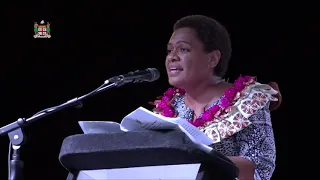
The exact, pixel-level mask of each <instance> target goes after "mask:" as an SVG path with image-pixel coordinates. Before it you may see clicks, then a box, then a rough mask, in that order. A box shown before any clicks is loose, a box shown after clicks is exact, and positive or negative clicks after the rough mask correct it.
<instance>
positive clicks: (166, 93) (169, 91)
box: [164, 88, 174, 98]
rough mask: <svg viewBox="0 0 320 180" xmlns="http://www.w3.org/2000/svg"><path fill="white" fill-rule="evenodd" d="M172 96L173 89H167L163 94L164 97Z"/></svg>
mask: <svg viewBox="0 0 320 180" xmlns="http://www.w3.org/2000/svg"><path fill="white" fill-rule="evenodd" d="M173 95H174V88H169V89H168V90H167V91H166V92H165V93H164V96H168V97H171V98H172V97H173Z"/></svg>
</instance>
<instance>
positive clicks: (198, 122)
mask: <svg viewBox="0 0 320 180" xmlns="http://www.w3.org/2000/svg"><path fill="white" fill-rule="evenodd" d="M191 124H192V125H194V126H195V127H199V126H202V125H203V124H204V121H203V120H202V119H201V118H197V119H196V120H195V121H193V122H191Z"/></svg>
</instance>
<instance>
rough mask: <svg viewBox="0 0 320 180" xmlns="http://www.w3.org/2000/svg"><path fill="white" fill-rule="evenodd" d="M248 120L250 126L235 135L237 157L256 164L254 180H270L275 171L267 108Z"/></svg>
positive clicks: (273, 143) (274, 157)
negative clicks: (237, 150)
mask: <svg viewBox="0 0 320 180" xmlns="http://www.w3.org/2000/svg"><path fill="white" fill-rule="evenodd" d="M249 119H250V121H251V122H252V124H251V125H250V126H248V127H247V128H245V129H243V130H242V131H240V132H238V133H237V135H236V141H237V142H238V143H239V144H238V145H239V156H240V157H243V158H245V159H247V160H250V161H252V162H254V163H255V164H256V169H255V174H254V179H255V180H270V179H271V176H272V174H273V171H274V169H275V159H276V148H275V141H274V135H273V130H272V124H271V118H270V112H269V106H266V107H265V108H264V109H261V110H259V111H258V112H257V113H255V114H254V115H252V116H251V117H250V118H249Z"/></svg>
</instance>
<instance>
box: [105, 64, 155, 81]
mask: <svg viewBox="0 0 320 180" xmlns="http://www.w3.org/2000/svg"><path fill="white" fill-rule="evenodd" d="M159 77H160V72H159V71H158V70H157V69H156V68H148V69H145V70H137V71H135V72H129V73H128V74H124V75H119V76H114V77H112V78H110V79H108V80H107V81H106V82H105V83H106V84H107V83H109V82H111V83H115V82H121V83H141V82H143V81H147V82H152V81H156V80H158V79H159Z"/></svg>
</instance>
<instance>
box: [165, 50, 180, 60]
mask: <svg viewBox="0 0 320 180" xmlns="http://www.w3.org/2000/svg"><path fill="white" fill-rule="evenodd" d="M167 58H168V60H169V61H171V62H174V61H179V60H180V57H179V56H178V55H177V53H175V52H174V51H172V52H171V53H170V54H168V56H167Z"/></svg>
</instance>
